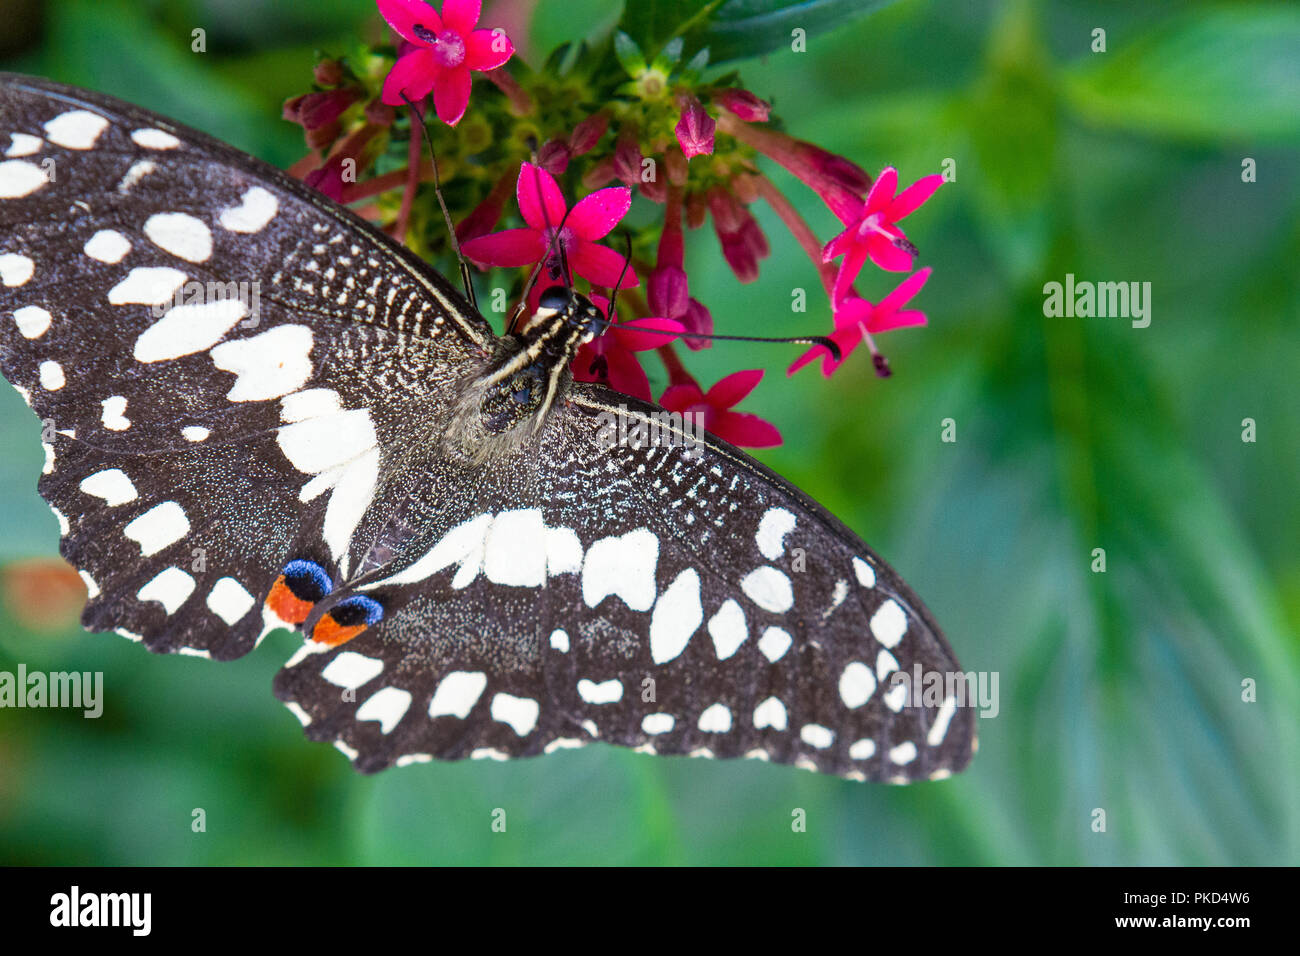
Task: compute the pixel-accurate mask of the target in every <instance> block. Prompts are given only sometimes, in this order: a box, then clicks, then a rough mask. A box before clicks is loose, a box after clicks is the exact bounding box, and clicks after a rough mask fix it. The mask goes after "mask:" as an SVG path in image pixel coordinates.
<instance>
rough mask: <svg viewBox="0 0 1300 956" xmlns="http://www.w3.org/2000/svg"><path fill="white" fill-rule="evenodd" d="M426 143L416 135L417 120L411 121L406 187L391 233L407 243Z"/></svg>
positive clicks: (407, 152)
mask: <svg viewBox="0 0 1300 956" xmlns="http://www.w3.org/2000/svg"><path fill="white" fill-rule="evenodd" d="M423 146H424V144H423V143H422V142H420V137H418V136H416V135H415V121H414V120H412V121H411V141H410V142H409V143H408V144H407V148H406V188H405V189H404V190H403V191H402V207H401V209H399V210H398V213H397V221H396V222H394V223H393V228H392V230H391V232H390V235H392V237H393V238H394V239H396V240H397V241H398V242H400V243H403V244H405V242H406V230H407V229H408V228H409V227H410V225H411V206H412V205H413V204H414V203H415V191H416V189H418V188H419V186H420V151H421V149H422V148H423Z"/></svg>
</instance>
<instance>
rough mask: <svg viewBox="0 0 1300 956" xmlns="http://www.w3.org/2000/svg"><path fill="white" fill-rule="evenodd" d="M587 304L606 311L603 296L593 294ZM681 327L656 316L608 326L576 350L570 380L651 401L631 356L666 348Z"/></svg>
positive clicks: (636, 361)
mask: <svg viewBox="0 0 1300 956" xmlns="http://www.w3.org/2000/svg"><path fill="white" fill-rule="evenodd" d="M591 301H592V304H593V305H595V306H596V308H598V309H600V310H601V311H602V312H608V311H609V300H608V299H606V298H605V297H604V296H600V295H593V296H592V297H591ZM683 328H684V327H683V326H682V324H681V323H680V322H674V321H673V320H672V319H662V318H658V317H651V318H647V319H634V320H632V321H631V322H623V323H619V324H611V325H610V326H609V328H608V329H606V330H605V333H604V334H603V335H601V336H600V337H599V338H597V339H595V340H593V341H591V342H587V343H585V344H584V345H582V346H581V347H580V348H579V349H578V354H577V355H575V356H574V357H573V364H572V366H571V368H572V370H573V378H574V381H577V382H599V383H600V384H602V385H608V386H609V387H610V388H612V389H614V390H615V391H617V392H622V393H623V394H624V395H631V396H632V397H633V398H639V399H641V400H642V401H646V402H649V401H653V399H652V398H651V396H650V380H649V379H648V378H646V374H645V369H643V368H642V367H641V361H640V359H638V358H637V357H636V355H635V354H634V353H636V352H647V351H649V350H650V349H657V348H659V347H660V346H661V345H667V344H668V343H669V342H671V341H673V339H675V338H677V336H678V335H679V334H681V332H682V331H683ZM641 329H658V330H661V332H671V333H672V334H671V335H665V334H661V333H660V332H644V331H638V330H641Z"/></svg>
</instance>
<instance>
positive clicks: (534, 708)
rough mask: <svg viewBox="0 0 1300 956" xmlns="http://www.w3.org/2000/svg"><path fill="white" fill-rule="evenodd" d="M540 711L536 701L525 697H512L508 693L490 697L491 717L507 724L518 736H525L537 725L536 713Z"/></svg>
mask: <svg viewBox="0 0 1300 956" xmlns="http://www.w3.org/2000/svg"><path fill="white" fill-rule="evenodd" d="M540 712H541V708H540V707H538V705H537V701H535V700H530V699H529V698H527V697H512V696H511V695H509V694H497V695H496V696H495V697H493V698H492V719H493V720H497V721H500V722H501V723H503V724H509V725H510V727H511V729H513V730H514V732H515V733H517V734H518V735H519V736H520V737H527V736H528V735H529V734H530V733H532V731H533V728H534V727H536V726H537V715H538V714H539V713H540Z"/></svg>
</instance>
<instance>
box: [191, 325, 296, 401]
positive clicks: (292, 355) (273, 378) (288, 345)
mask: <svg viewBox="0 0 1300 956" xmlns="http://www.w3.org/2000/svg"><path fill="white" fill-rule="evenodd" d="M311 348H312V334H311V329H309V328H308V327H307V326H305V325H279V326H276V327H275V328H273V329H269V330H267V331H266V332H262V333H260V334H259V335H254V336H252V337H251V338H247V339H235V340H234V341H231V342H223V343H222V344H220V345H218V346H216V347H215V348H214V349H213V350H212V352H211V353H210V354H211V356H212V364H213V365H215V366H216V367H217V368H219V369H221V370H222V371H224V372H234V373H235V375H237V376H238V378H237V379H235V384H234V385H233V386H231V389H230V391H229V392H227V393H226V398H227V399H229V400H230V401H232V402H261V401H265V400H266V399H269V398H280V397H281V396H283V395H288V394H289V393H290V392H294V391H297V390H298V389H300V388H302V387H303V386H304V385H306V384H307V379H308V378H309V377H310V376H311V358H310V356H311Z"/></svg>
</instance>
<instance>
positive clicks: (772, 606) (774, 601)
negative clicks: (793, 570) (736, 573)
mask: <svg viewBox="0 0 1300 956" xmlns="http://www.w3.org/2000/svg"><path fill="white" fill-rule="evenodd" d="M740 589H741V590H742V591H744V592H745V595H746V596H747V597H748V598H749V599H750V600H751V601H753V602H754V603H755V604H757V605H758V606H759V607H761V608H762V609H763V610H765V611H771V612H772V613H774V614H784V613H785V612H786V611H788V610H790V608H792V607H793V606H794V588H793V587H792V586H791V584H790V579H789V578H788V577H786V576H785V575H784V574H783V573H781V572H780V571H778V570H777V569H776V568H773V567H768V566H766V565H765V566H763V567H761V568H755V569H754V570H753V571H750V572H749V574H747V575H745V578H744V580H742V581H741V582H740Z"/></svg>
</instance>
